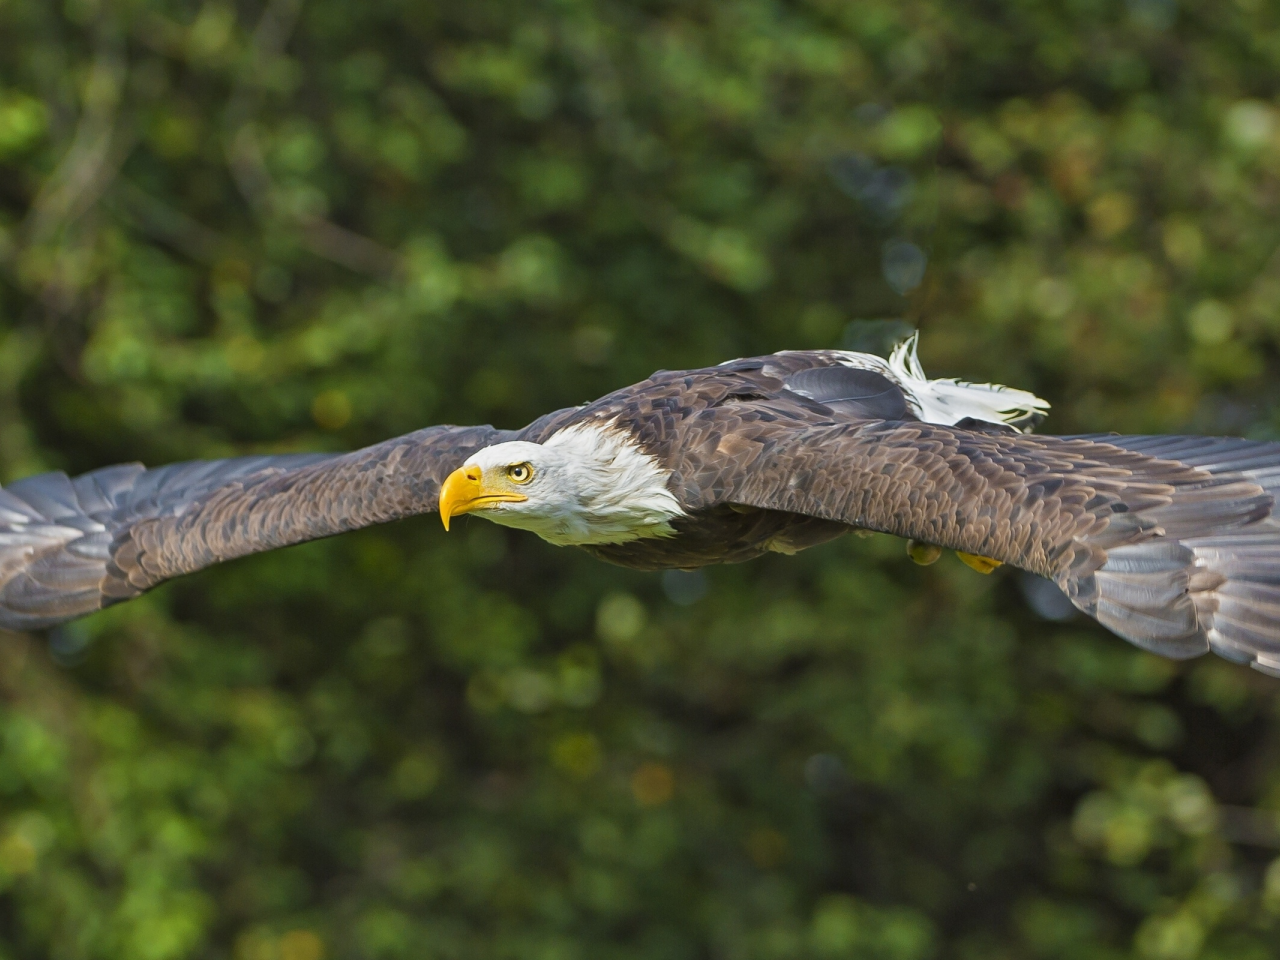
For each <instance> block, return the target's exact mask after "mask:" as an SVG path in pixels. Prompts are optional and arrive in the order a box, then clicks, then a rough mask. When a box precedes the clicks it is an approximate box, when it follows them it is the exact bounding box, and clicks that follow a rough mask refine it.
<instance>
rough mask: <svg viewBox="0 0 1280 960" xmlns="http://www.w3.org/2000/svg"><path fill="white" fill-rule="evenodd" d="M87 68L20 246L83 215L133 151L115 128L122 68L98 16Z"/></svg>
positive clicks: (116, 41)
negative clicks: (65, 137) (65, 140)
mask: <svg viewBox="0 0 1280 960" xmlns="http://www.w3.org/2000/svg"><path fill="white" fill-rule="evenodd" d="M103 21H104V22H102V23H101V25H100V28H99V30H98V35H97V44H96V51H95V54H94V60H93V66H92V68H91V69H90V72H89V78H88V82H87V84H86V87H85V94H84V100H85V106H84V111H83V113H81V115H80V119H79V122H78V123H77V124H76V129H75V133H74V134H73V136H72V138H71V145H70V147H68V149H67V152H66V153H65V154H64V155H63V157H62V160H61V161H60V162H59V163H58V166H57V167H56V168H55V169H54V171H53V173H51V174H50V175H49V177H48V178H47V179H46V180H45V181H44V183H43V184H42V185H41V186H40V189H39V191H38V192H37V193H36V196H35V199H34V200H33V201H32V203H31V209H30V211H29V212H28V214H27V217H26V222H25V224H24V228H23V231H22V234H23V242H24V245H26V246H36V245H39V244H42V243H44V242H45V241H47V240H48V239H49V238H51V237H53V236H54V235H56V234H57V233H58V232H59V231H61V230H63V229H65V228H66V227H67V226H69V225H70V224H72V223H74V222H75V221H76V220H77V219H79V218H80V217H81V216H83V215H84V213H85V212H86V211H87V210H89V208H90V207H92V206H93V205H94V204H95V203H97V201H98V200H99V199H100V198H101V196H102V194H103V192H104V191H105V190H106V188H107V186H108V185H109V184H110V182H111V180H112V178H113V177H115V175H116V174H117V173H118V172H119V170H120V167H121V166H122V165H123V163H124V161H125V158H126V157H128V155H129V153H130V151H131V150H132V147H133V137H132V136H131V135H122V134H121V133H120V131H119V129H118V128H117V117H118V113H119V108H120V101H121V94H122V91H123V87H124V80H125V73H126V65H125V59H124V53H123V48H122V44H121V42H120V37H119V35H118V33H117V32H116V31H115V30H114V29H113V28H112V27H111V26H109V25H108V24H107V23H106V22H105V21H106V18H105V17H104V18H103Z"/></svg>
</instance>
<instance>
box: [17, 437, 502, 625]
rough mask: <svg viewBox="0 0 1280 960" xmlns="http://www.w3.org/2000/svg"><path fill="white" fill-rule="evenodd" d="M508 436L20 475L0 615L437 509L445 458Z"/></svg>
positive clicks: (91, 597) (149, 582)
mask: <svg viewBox="0 0 1280 960" xmlns="http://www.w3.org/2000/svg"><path fill="white" fill-rule="evenodd" d="M515 436H517V434H514V433H509V432H506V431H500V430H495V429H493V428H492V427H430V428H428V429H426V430H419V431H417V432H415V433H410V434H406V435H405V436H403V437H397V438H395V439H393V440H387V441H385V442H383V443H379V444H376V445H374V446H372V447H366V448H365V449H363V450H357V451H355V452H353V453H347V454H337V455H329V454H296V455H285V456H264V457H238V458H235V459H231V460H209V461H193V462H191V463H177V464H172V465H170V466H166V467H159V468H157V469H153V470H148V469H146V468H145V467H143V466H142V465H141V464H123V465H120V466H114V467H106V468H105V469H102V470H95V471H93V472H92V473H86V474H84V475H83V476H79V477H76V478H74V479H70V478H68V477H67V476H66V475H65V474H62V473H46V474H42V475H40V476H36V477H28V478H26V479H23V480H19V481H17V482H15V483H11V484H9V485H8V486H7V487H6V488H4V489H3V490H0V626H3V627H5V628H8V629H11V630H19V629H34V628H38V627H46V626H51V625H53V624H56V623H60V622H62V621H64V620H69V619H71V618H73V617H77V616H81V615H83V614H86V613H90V612H92V611H94V610H98V609H100V608H102V607H104V606H108V605H110V604H112V603H116V602H119V601H121V600H127V599H129V598H130V597H136V596H138V595H139V594H140V593H142V592H144V591H146V590H149V589H150V588H151V587H154V586H155V585H156V584H158V583H160V582H162V581H164V580H168V579H169V578H170V577H175V576H178V575H179V574H183V573H191V572H192V571H195V570H199V569H201V568H203V567H207V566H210V565H211V564H214V563H219V562H221V561H223V560H230V559H232V558H233V557H241V556H245V555H246V554H250V553H258V552H260V551H263V550H270V549H273V548H275V547H283V546H287V545H289V544H293V543H301V542H303V541H305V540H315V539H317V538H319V537H327V536H330V535H332V534H335V533H342V532H344V531H347V530H354V529H356V528H358V527H367V526H370V525H372V524H375V523H384V522H386V521H388V520H395V519H398V518H400V517H406V516H411V515H413V514H418V513H425V512H428V511H431V510H434V509H435V508H436V497H437V494H438V492H439V489H440V483H441V482H442V481H443V480H444V478H445V477H446V476H448V474H449V472H450V471H451V470H453V469H455V468H456V467H457V466H458V465H459V464H461V463H462V462H463V461H464V460H465V459H466V458H467V457H469V456H470V455H471V454H472V453H474V452H475V451H477V450H479V449H481V448H483V447H486V446H489V445H490V444H493V443H500V442H502V441H503V440H507V439H511V438H513V437H515Z"/></svg>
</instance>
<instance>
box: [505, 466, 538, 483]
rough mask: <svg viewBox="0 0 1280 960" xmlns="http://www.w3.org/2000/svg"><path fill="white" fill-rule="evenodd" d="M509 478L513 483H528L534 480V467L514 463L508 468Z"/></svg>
mask: <svg viewBox="0 0 1280 960" xmlns="http://www.w3.org/2000/svg"><path fill="white" fill-rule="evenodd" d="M507 477H508V478H509V479H510V480H511V482H512V483H528V482H529V481H530V480H532V479H533V465H532V464H528V463H513V464H512V465H511V466H509V467H507Z"/></svg>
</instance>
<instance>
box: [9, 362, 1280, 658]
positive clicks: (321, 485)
mask: <svg viewBox="0 0 1280 960" xmlns="http://www.w3.org/2000/svg"><path fill="white" fill-rule="evenodd" d="M1048 406H1049V405H1048V404H1047V403H1046V402H1045V401H1043V400H1040V399H1039V398H1037V397H1035V396H1033V395H1032V394H1030V393H1026V392H1024V391H1021V390H1014V389H1010V388H1007V387H1001V386H997V385H993V384H985V385H981V384H971V383H964V382H961V381H957V380H929V379H927V378H926V377H925V375H924V373H923V371H922V370H921V368H920V364H919V361H918V359H917V357H916V340H915V338H914V337H913V338H911V339H910V340H908V341H906V342H904V343H902V344H900V345H899V346H898V347H897V348H896V349H895V350H894V351H893V353H892V355H891V356H890V358H889V359H888V360H885V359H883V358H881V357H878V356H873V355H870V354H864V353H852V352H847V351H837V350H815V351H789V352H783V353H776V354H773V355H771V356H765V357H754V358H750V359H743V360H733V361H730V362H728V363H722V364H720V365H719V366H715V367H707V368H704V369H699V370H685V371H678V372H672V371H659V372H658V373H655V374H654V375H653V376H652V377H650V378H649V379H648V380H645V381H643V382H642V383H638V384H635V385H633V386H630V387H625V388H623V389H621V390H618V391H615V392H614V393H610V394H608V395H607V396H604V397H602V398H600V399H599V400H596V401H595V402H593V403H588V404H585V405H583V406H580V407H573V408H570V409H565V410H558V411H556V412H554V413H550V414H547V415H546V416H543V417H541V418H539V419H538V420H535V421H534V422H533V423H531V424H529V426H527V427H525V428H524V429H522V430H515V431H508V430H496V429H494V428H493V427H454V426H438V427H428V428H426V429H424V430H419V431H417V432H415V433H410V434H407V435H405V436H403V437H397V438H395V439H392V440H387V441H384V442H382V443H379V444H375V445H374V446H371V447H366V448H365V449H363V450H357V451H355V452H353V453H347V454H302V455H285V456H257V457H240V458H235V459H229V460H211V461H195V462H190V463H178V464H172V465H170V466H165V467H159V468H157V469H147V468H145V467H143V466H142V465H141V464H123V465H119V466H113V467H106V468H104V469H100V470H95V471H93V472H91V473H86V474H84V475H83V476H79V477H76V478H75V479H69V478H68V477H67V476H66V475H65V474H62V473H47V474H42V475H40V476H35V477H29V478H27V479H24V480H19V481H17V482H15V483H12V484H10V485H9V486H8V487H7V488H5V489H4V490H0V626H3V627H6V628H8V629H14V630H19V629H35V628H40V627H47V626H51V625H54V624H58V623H62V622H64V621H66V620H70V619H72V618H74V617H79V616H82V615H84V614H87V613H89V612H91V611H94V610H98V609H100V608H102V607H106V606H109V605H111V604H114V603H119V602H120V601H122V600H128V599H130V598H132V597H136V596H138V595H139V594H141V593H143V592H145V591H147V590H149V589H151V588H152V587H154V586H156V585H157V584H159V583H162V582H163V581H165V580H168V579H170V578H171V577H175V576H178V575H179V574H184V573H191V572H192V571H195V570H200V569H202V568H204V567H207V566H210V565H211V564H215V563H220V562H222V561H224V560H230V559H232V558H233V557H240V556H244V555H246V554H251V553H258V552H260V551H263V550H270V549H272V548H275V547H283V546H286V545H288V544H293V543H301V542H302V541H305V540H313V539H316V538H318V537H326V536H331V535H333V534H336V533H342V532H344V531H347V530H354V529H357V528H359V527H365V526H369V525H371V524H375V523H384V522H386V521H389V520H395V519H398V518H401V517H406V516H411V515H414V514H420V513H426V512H430V511H436V510H438V511H439V513H440V516H441V518H442V519H443V521H444V525H445V528H446V529H448V527H449V524H450V521H451V520H452V519H453V518H455V517H457V516H459V515H461V514H467V513H471V514H475V515H476V516H478V517H484V518H485V519H487V520H491V521H494V522H496V523H500V524H503V525H505V526H509V527H516V528H519V529H522V530H527V531H530V532H532V533H535V534H537V535H538V536H540V537H542V538H543V539H544V540H547V541H549V542H551V543H553V544H558V545H561V546H576V547H581V548H582V549H584V550H587V551H588V552H590V553H592V554H594V555H595V556H597V557H599V558H600V559H602V560H607V561H610V562H613V563H618V564H623V565H626V566H630V567H637V568H640V569H644V570H656V569H662V568H673V567H674V568H684V569H688V568H694V567H701V566H705V565H707V564H713V563H732V562H737V561H742V560H749V559H751V558H753V557H757V556H760V555H761V554H763V553H766V552H769V551H776V552H780V553H794V552H796V551H799V550H803V549H805V548H806V547H810V546H813V545H815V544H819V543H822V542H825V541H828V540H831V539H833V538H835V537H838V536H840V535H842V534H844V533H847V532H849V531H851V530H858V529H861V530H870V531H880V532H883V533H889V534H894V535H896V536H899V537H903V538H906V539H908V541H909V552H910V553H911V555H912V556H913V557H914V558H915V559H917V560H919V561H921V562H928V561H930V560H931V559H933V558H935V557H936V556H937V554H938V552H939V550H940V548H949V549H952V550H955V551H957V552H958V553H959V554H960V555H961V558H962V559H964V560H965V561H966V562H968V563H970V565H972V566H974V567H975V568H977V569H980V570H984V571H989V570H991V569H993V568H994V567H996V566H999V565H1000V564H1011V565H1012V566H1015V567H1019V568H1021V569H1023V570H1026V571H1030V572H1031V573H1033V574H1038V575H1039V576H1041V577H1045V578H1048V579H1049V580H1051V581H1053V582H1054V583H1055V584H1057V586H1058V587H1059V588H1061V590H1062V591H1063V593H1065V594H1066V596H1067V597H1068V598H1070V600H1071V602H1072V603H1073V604H1074V605H1075V606H1076V607H1077V608H1079V609H1080V610H1082V611H1084V612H1085V613H1086V614H1088V615H1089V616H1091V617H1094V618H1095V619H1097V620H1098V621H1099V622H1101V623H1102V624H1103V625H1104V626H1106V627H1107V628H1109V629H1110V630H1112V631H1113V632H1115V633H1117V634H1119V635H1120V636H1121V637H1124V638H1125V639H1126V640H1129V641H1131V642H1133V643H1135V644H1137V645H1138V646H1140V647H1143V648H1145V649H1147V650H1151V651H1154V652H1155V653H1159V654H1162V655H1164V656H1167V657H1175V658H1186V657H1193V656H1197V655H1199V654H1202V653H1205V652H1208V651H1210V650H1212V651H1214V652H1215V653H1217V654H1219V655H1221V656H1223V657H1226V658H1228V659H1230V660H1233V661H1236V662H1239V663H1248V664H1250V665H1252V666H1253V667H1255V668H1257V669H1259V670H1261V671H1264V672H1266V673H1270V674H1273V675H1277V676H1280V513H1278V512H1277V510H1276V496H1277V491H1278V490H1280V444H1277V443H1263V442H1255V441H1249V440H1240V439H1230V438H1205V437H1170V436H1141V437H1130V436H1116V435H1091V436H1075V437H1053V436H1032V435H1030V434H1029V433H1028V431H1029V430H1030V429H1031V428H1032V427H1033V426H1034V425H1035V424H1036V423H1037V422H1038V421H1039V420H1041V419H1042V418H1043V417H1044V415H1045V412H1046V411H1047V409H1048Z"/></svg>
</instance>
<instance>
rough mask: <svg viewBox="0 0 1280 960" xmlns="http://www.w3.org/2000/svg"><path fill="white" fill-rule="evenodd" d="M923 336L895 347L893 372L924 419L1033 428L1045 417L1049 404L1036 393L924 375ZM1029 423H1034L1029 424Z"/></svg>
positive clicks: (918, 335)
mask: <svg viewBox="0 0 1280 960" xmlns="http://www.w3.org/2000/svg"><path fill="white" fill-rule="evenodd" d="M919 339H920V334H919V333H918V332H917V333H913V334H912V335H911V336H910V337H908V338H907V339H906V340H903V341H902V342H901V343H900V344H898V345H897V346H896V347H894V348H893V353H892V354H890V355H889V370H890V371H891V372H892V373H893V375H894V378H895V379H896V380H897V381H898V384H899V385H900V386H901V387H902V388H903V390H904V391H906V393H907V397H908V399H909V400H912V401H914V404H915V405H916V406H918V407H919V408H920V419H922V420H925V421H927V422H928V423H943V424H948V425H950V424H953V423H958V422H959V421H961V420H963V419H965V418H966V417H972V418H973V419H975V420H984V421H986V422H988V423H1006V424H1009V425H1010V426H1013V427H1019V428H1022V427H1023V426H1024V425H1025V426H1026V428H1027V429H1030V427H1031V426H1033V425H1034V421H1036V420H1038V419H1039V418H1042V417H1043V416H1044V415H1045V413H1046V412H1047V411H1048V409H1049V402H1048V401H1047V400H1041V399H1040V398H1039V397H1037V396H1036V395H1035V394H1034V393H1028V392H1027V391H1026V390H1016V389H1014V388H1013V387H1004V386H1001V385H1000V384H998V383H965V382H964V381H963V380H930V379H929V378H928V377H926V376H925V375H924V369H923V368H922V367H921V366H920V359H919V357H917V356H916V345H917V343H918V341H919ZM1028 421H1032V422H1031V423H1028Z"/></svg>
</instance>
